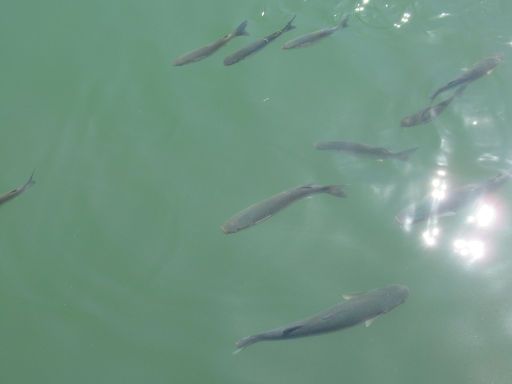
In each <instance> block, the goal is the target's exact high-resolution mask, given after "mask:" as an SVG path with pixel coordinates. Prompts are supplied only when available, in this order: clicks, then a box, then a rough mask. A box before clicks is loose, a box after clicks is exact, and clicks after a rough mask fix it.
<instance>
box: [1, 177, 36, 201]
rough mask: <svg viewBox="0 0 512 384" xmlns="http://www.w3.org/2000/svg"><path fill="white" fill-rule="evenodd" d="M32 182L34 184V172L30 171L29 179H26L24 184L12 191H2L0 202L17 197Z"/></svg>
mask: <svg viewBox="0 0 512 384" xmlns="http://www.w3.org/2000/svg"><path fill="white" fill-rule="evenodd" d="M33 184H35V181H34V172H32V174H31V175H30V177H29V179H28V180H27V182H26V183H25V184H23V185H22V186H20V187H18V188H15V189H13V190H12V191H9V192H7V193H4V194H3V195H2V196H0V204H3V203H6V202H8V201H9V200H12V199H14V198H15V197H18V196H19V195H21V194H22V193H23V192H25V191H26V190H27V189H28V188H29V187H30V186H32V185H33Z"/></svg>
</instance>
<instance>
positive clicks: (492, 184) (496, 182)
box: [395, 172, 511, 226]
mask: <svg viewBox="0 0 512 384" xmlns="http://www.w3.org/2000/svg"><path fill="white" fill-rule="evenodd" d="M510 177H511V175H510V174H509V173H507V172H502V173H499V174H498V175H496V176H494V177H492V178H490V179H488V180H485V181H482V182H480V183H474V184H467V185H463V186H461V187H459V188H456V189H454V190H453V191H451V192H449V193H448V194H447V196H445V197H444V198H443V199H435V198H434V197H432V196H431V195H429V196H427V197H425V198H424V199H422V200H421V201H420V202H419V203H416V204H411V205H410V206H408V207H407V208H405V209H404V210H402V211H401V212H400V213H399V214H398V215H396V217H395V219H396V221H397V222H398V223H399V224H400V225H402V226H407V225H411V224H415V223H419V222H421V221H425V220H428V219H430V218H435V217H441V216H447V215H453V214H455V213H457V212H458V211H459V210H460V209H462V208H464V207H466V206H468V205H471V204H473V203H475V202H476V201H477V200H479V199H480V198H481V197H483V196H484V195H486V194H488V193H491V192H493V191H495V190H496V189H497V188H499V187H501V186H502V185H503V184H505V182H507V181H508V179H510Z"/></svg>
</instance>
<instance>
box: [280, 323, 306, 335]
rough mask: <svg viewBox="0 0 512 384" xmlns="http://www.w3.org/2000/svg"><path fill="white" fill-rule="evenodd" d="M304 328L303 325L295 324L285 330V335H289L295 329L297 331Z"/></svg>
mask: <svg viewBox="0 0 512 384" xmlns="http://www.w3.org/2000/svg"><path fill="white" fill-rule="evenodd" d="M299 328H302V325H295V326H293V327H289V328H286V329H285V330H283V336H288V335H289V334H290V333H292V332H293V331H296V330H297V329H299Z"/></svg>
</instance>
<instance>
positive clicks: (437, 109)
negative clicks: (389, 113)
mask: <svg viewBox="0 0 512 384" xmlns="http://www.w3.org/2000/svg"><path fill="white" fill-rule="evenodd" d="M466 86H467V85H461V86H460V87H459V88H457V90H456V91H455V93H454V94H453V95H452V96H450V97H449V98H448V99H446V100H444V101H441V102H440V103H438V104H436V105H431V106H428V107H427V108H425V109H422V110H421V111H419V112H416V113H414V114H412V115H410V116H407V117H404V118H403V119H402V120H401V121H400V126H401V127H414V126H415V125H420V124H427V123H430V122H431V121H432V120H433V119H435V118H436V117H437V116H439V115H440V114H441V113H443V111H444V110H445V109H446V107H448V105H450V104H451V102H452V101H453V99H455V98H456V97H457V96H460V95H461V94H462V92H463V91H464V89H466Z"/></svg>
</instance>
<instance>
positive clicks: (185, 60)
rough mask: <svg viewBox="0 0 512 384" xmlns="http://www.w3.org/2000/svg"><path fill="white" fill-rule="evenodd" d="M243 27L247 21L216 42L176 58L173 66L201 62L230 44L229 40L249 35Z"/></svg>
mask: <svg viewBox="0 0 512 384" xmlns="http://www.w3.org/2000/svg"><path fill="white" fill-rule="evenodd" d="M245 27H247V21H243V22H242V23H241V24H240V25H239V26H238V27H236V29H235V30H234V31H233V32H231V33H228V34H227V35H225V36H223V37H221V38H220V39H218V40H217V41H215V42H213V43H211V44H208V45H206V46H204V47H201V48H198V49H195V50H193V51H191V52H188V53H185V54H184V55H182V56H180V57H178V58H177V59H176V60H174V62H173V64H174V65H175V66H180V65H185V64H189V63H194V62H196V61H199V60H203V59H204V58H206V57H208V56H210V55H211V54H212V53H214V52H215V51H217V50H218V49H219V48H221V47H222V46H224V45H225V44H227V43H228V42H230V41H231V39H233V38H234V37H237V36H247V35H249V34H248V33H247V31H246V30H245Z"/></svg>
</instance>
